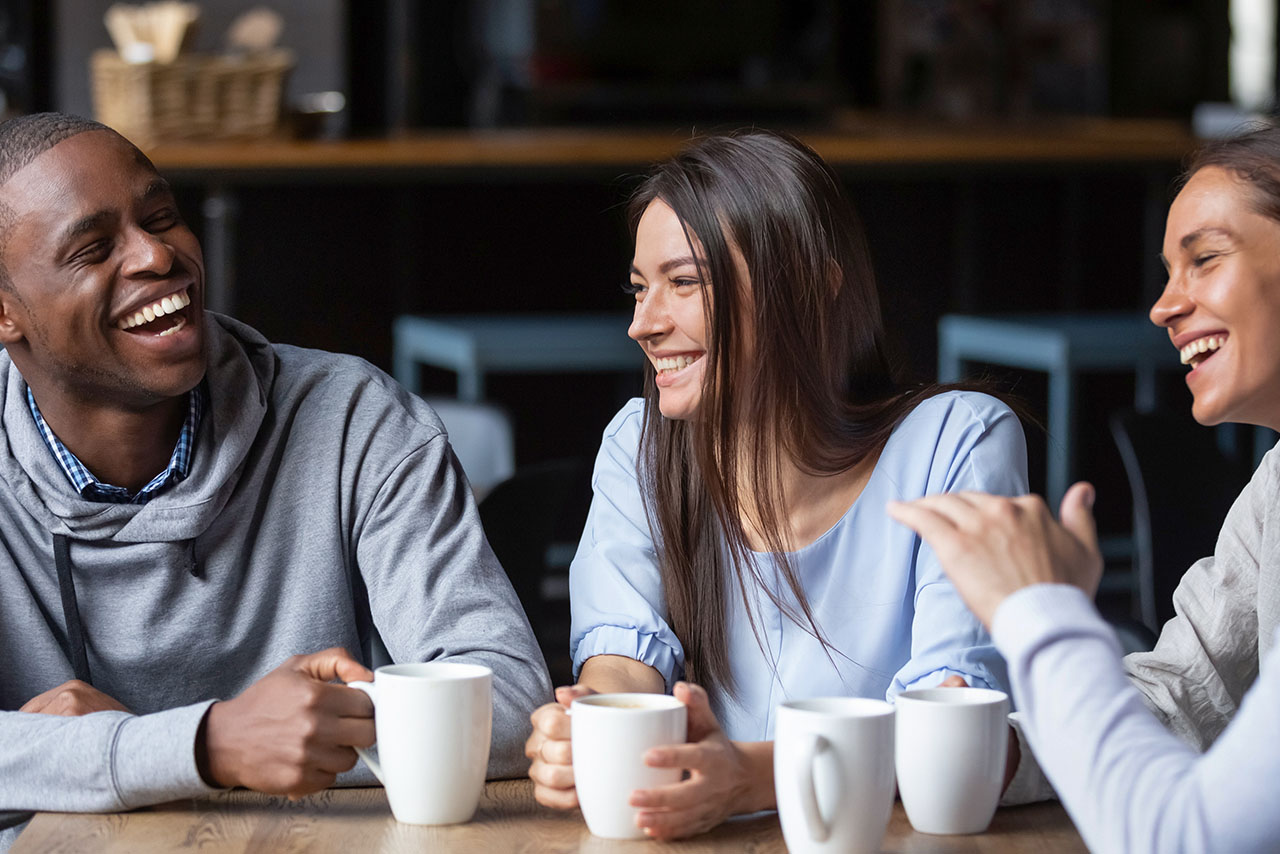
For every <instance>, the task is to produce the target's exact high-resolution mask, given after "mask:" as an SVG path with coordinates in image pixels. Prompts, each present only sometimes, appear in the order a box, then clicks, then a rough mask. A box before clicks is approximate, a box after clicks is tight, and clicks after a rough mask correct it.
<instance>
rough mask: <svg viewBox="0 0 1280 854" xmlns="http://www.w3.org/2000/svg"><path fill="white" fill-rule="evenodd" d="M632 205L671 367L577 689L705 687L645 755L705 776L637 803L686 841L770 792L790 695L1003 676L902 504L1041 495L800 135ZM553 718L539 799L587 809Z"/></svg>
mask: <svg viewBox="0 0 1280 854" xmlns="http://www.w3.org/2000/svg"><path fill="white" fill-rule="evenodd" d="M629 213H630V222H631V226H632V230H633V234H634V237H635V256H634V260H633V263H632V267H631V276H630V284H629V286H628V288H627V289H628V290H629V291H630V292H632V293H634V294H635V300H636V302H635V317H634V320H633V322H632V325H631V329H630V333H629V334H630V335H631V337H632V338H634V339H635V340H636V341H637V342H638V343H639V344H640V346H641V348H642V349H643V350H644V352H645V354H646V356H647V357H648V360H649V363H650V364H649V368H648V370H647V379H646V388H645V397H644V399H643V400H634V401H632V402H631V403H629V404H628V405H627V406H626V407H624V408H623V410H622V411H621V412H620V413H618V415H617V416H616V417H615V418H614V420H613V422H612V423H611V424H610V425H609V427H608V428H607V429H606V431H605V437H604V442H603V445H602V446H601V449H600V453H599V456H598V457H597V461H596V469H595V476H594V481H593V487H594V489H595V498H594V501H593V503H592V508H591V512H590V515H589V517H588V520H587V525H586V530H585V531H584V533H583V537H582V542H581V545H580V546H579V549H578V553H577V556H576V557H575V559H574V562H573V565H572V569H571V598H572V610H573V630H572V641H571V646H572V649H573V655H574V667H575V670H576V671H577V672H578V674H579V677H578V678H579V684H578V685H577V686H574V687H573V688H565V689H561V690H560V692H558V693H557V700H559V701H560V702H561V703H565V704H567V703H568V702H569V701H571V700H572V698H573V697H575V696H580V695H581V694H582V693H585V692H588V691H593V690H594V691H654V692H661V691H664V690H668V689H670V690H672V691H673V693H674V694H675V695H676V696H677V697H678V698H680V699H681V700H683V701H684V702H685V703H687V704H688V705H689V707H690V710H689V742H690V743H689V744H686V745H673V746H672V747H671V748H664V749H662V750H658V751H654V752H652V753H651V754H650V755H649V756H648V757H647V761H648V762H649V763H650V764H655V765H670V766H678V767H681V768H684V769H686V770H688V772H689V775H688V777H687V778H686V779H685V780H684V781H683V782H681V783H679V784H677V785H675V786H673V787H668V788H666V789H655V790H649V791H641V792H636V793H635V794H634V795H633V799H632V803H633V805H635V806H636V807H638V808H640V812H639V814H638V819H637V820H638V821H639V822H640V823H641V826H642V827H644V828H645V829H646V830H647V832H649V833H650V834H651V835H654V836H659V837H671V836H683V835H688V834H690V833H695V832H699V831H701V830H705V829H707V828H709V827H711V826H713V825H714V824H717V823H719V822H720V821H721V820H723V819H724V818H725V817H727V816H728V815H731V814H734V813H740V812H750V811H754V810H757V809H763V808H768V807H771V806H772V805H773V781H772V744H771V741H770V740H771V739H772V734H773V715H774V708H775V707H776V705H777V704H778V703H779V702H782V701H784V700H787V699H790V698H795V697H806V696H817V695H860V696H872V697H876V696H878V697H885V696H886V695H887V696H890V697H891V696H893V695H894V694H896V693H897V692H898V691H900V690H902V689H905V688H907V687H927V686H931V685H936V684H939V683H941V682H943V681H948V680H949V681H950V682H952V683H955V682H958V681H959V680H961V679H962V680H964V681H965V682H967V683H968V684H972V685H978V686H986V687H1002V686H1003V685H1004V681H1005V676H1004V670H1003V664H1002V662H1001V660H1000V658H999V656H998V655H997V654H996V653H995V651H994V650H993V649H992V647H991V646H990V641H989V639H988V637H987V636H986V634H985V632H984V631H983V630H982V627H981V626H980V625H979V624H978V623H977V621H976V620H975V619H974V618H973V617H972V615H970V614H969V613H968V611H967V610H966V609H965V607H964V605H963V603H962V602H961V601H960V600H959V599H958V598H957V596H956V595H955V591H954V590H953V589H952V587H951V585H950V584H949V583H948V582H947V581H946V579H945V577H944V576H943V575H942V572H941V570H940V569H939V567H938V565H937V561H936V560H935V559H934V557H933V554H932V552H931V551H930V550H929V549H928V547H927V546H923V545H922V544H921V543H920V541H919V539H918V538H917V537H915V535H914V534H912V533H911V532H909V531H906V530H905V529H903V528H900V527H897V526H894V525H891V524H890V523H889V520H888V517H887V516H886V515H885V505H886V503H887V502H888V501H890V500H901V499H904V498H915V497H919V496H922V495H926V494H933V493H937V492H947V491H952V490H957V489H970V490H976V489H980V490H983V491H986V492H995V493H1002V494H1014V495H1016V494H1020V493H1022V492H1025V490H1026V475H1025V468H1026V460H1025V447H1024V441H1023V436H1022V430H1021V426H1020V425H1019V423H1018V419H1017V418H1016V416H1015V415H1014V414H1013V413H1012V412H1011V411H1010V410H1009V408H1008V407H1006V406H1005V405H1004V404H1002V403H1000V402H999V401H998V400H996V399H995V398H992V397H989V396H987V395H983V394H979V393H975V392H965V391H956V390H948V389H943V388H940V387H936V386H935V387H924V388H921V387H914V388H907V389H904V388H901V387H899V386H898V385H897V384H896V383H895V382H894V380H893V378H892V375H891V372H890V368H889V364H888V360H887V359H886V357H885V351H884V344H883V338H884V335H883V329H882V325H881V319H880V308H879V300H878V296H877V293H876V288H875V282H874V278H873V275H872V271H871V265H870V260H869V256H868V252H867V248H866V245H865V242H864V239H863V236H862V229H861V226H860V224H859V223H858V221H857V219H856V216H855V214H854V212H853V209H852V206H851V205H850V204H849V202H848V201H847V200H846V199H845V197H844V195H843V193H842V192H841V189H840V184H839V181H838V179H837V178H836V176H835V175H834V173H832V171H831V170H830V169H829V168H828V167H827V166H826V164H825V163H823V162H822V160H821V158H819V157H818V156H817V155H816V154H815V153H814V152H813V151H812V150H811V149H809V148H808V147H806V146H805V145H803V144H802V143H800V142H798V141H797V140H795V139H793V138H790V137H787V136H783V135H779V134H773V133H767V132H760V131H750V132H742V133H738V134H733V135H728V136H716V137H709V138H706V139H703V140H700V141H698V142H695V143H693V144H692V145H690V146H689V147H688V148H686V149H685V150H684V151H683V152H682V153H680V154H679V155H677V156H676V157H675V158H673V159H672V160H670V161H668V162H667V163H664V164H662V165H660V166H658V167H657V168H656V169H655V170H654V171H653V172H652V173H651V175H650V176H649V177H648V179H647V180H646V181H645V182H644V184H643V185H642V186H641V187H640V188H639V190H638V191H637V192H636V194H635V195H634V196H633V198H632V201H631V205H630V209H629ZM682 680H687V682H686V681H682ZM689 683H698V685H692V684H689ZM533 723H534V733H533V735H532V736H531V737H530V739H529V741H528V743H527V747H526V750H527V752H528V754H529V756H530V758H531V759H532V760H533V763H532V766H531V768H530V772H529V773H530V776H531V777H532V778H533V780H534V781H535V783H536V784H537V785H536V789H535V791H536V794H537V797H538V799H539V801H541V802H542V803H544V804H547V805H550V806H557V807H566V808H567V807H572V806H573V805H575V804H576V794H575V792H574V790H573V772H572V767H571V764H570V757H569V743H568V741H567V739H568V734H569V720H568V718H567V716H565V715H564V708H563V706H561V705H559V704H550V705H548V706H544V707H543V708H542V709H539V710H538V711H537V712H535V714H534V716H533Z"/></svg>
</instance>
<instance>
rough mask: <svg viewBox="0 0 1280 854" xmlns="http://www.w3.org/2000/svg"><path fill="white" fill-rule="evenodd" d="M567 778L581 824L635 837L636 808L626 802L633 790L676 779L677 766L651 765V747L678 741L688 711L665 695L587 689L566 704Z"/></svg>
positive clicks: (602, 832) (637, 835)
mask: <svg viewBox="0 0 1280 854" xmlns="http://www.w3.org/2000/svg"><path fill="white" fill-rule="evenodd" d="M569 715H570V717H571V719H572V722H573V726H572V743H573V782H574V786H575V787H576V788H577V790H578V805H579V806H580V807H581V808H582V816H583V818H585V819H586V820H587V829H588V830H590V831H591V832H592V833H593V834H594V835H596V836H601V837H604V838H606V839H640V838H643V836H644V831H642V830H641V829H640V828H639V827H638V826H637V825H636V813H638V812H639V810H637V809H636V808H635V807H633V806H631V805H630V804H629V803H628V801H629V800H630V798H631V793H632V792H634V791H635V790H636V789H651V788H654V787H655V786H666V785H669V784H671V783H678V782H679V781H680V778H681V776H682V772H681V770H680V769H679V768H651V767H649V766H648V765H645V764H644V754H645V752H646V751H647V750H649V748H651V747H662V746H665V745H671V744H684V741H685V733H686V731H687V726H688V713H687V711H686V709H685V705H684V703H681V702H680V701H679V700H677V699H676V698H675V697H670V696H667V695H665V694H592V695H591V696H588V697H579V698H578V699H576V700H574V701H573V703H572V704H571V705H570V706H569Z"/></svg>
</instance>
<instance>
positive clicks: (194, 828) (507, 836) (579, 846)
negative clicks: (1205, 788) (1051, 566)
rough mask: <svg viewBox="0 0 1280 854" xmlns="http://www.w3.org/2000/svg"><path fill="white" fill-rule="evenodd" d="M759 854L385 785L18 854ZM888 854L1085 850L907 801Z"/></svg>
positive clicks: (1067, 824)
mask: <svg viewBox="0 0 1280 854" xmlns="http://www.w3.org/2000/svg"><path fill="white" fill-rule="evenodd" d="M182 850H199V851H200V852H202V853H204V854H215V852H245V854H250V852H262V854H268V852H270V854H276V852H291V851H299V852H301V851H306V852H326V851H335V852H346V851H359V852H366V851H369V852H375V851H376V852H401V851H403V852H414V854H420V852H423V851H432V852H530V854H532V852H551V854H557V852H583V854H587V852H591V854H596V852H599V854H608V852H628V851H630V852H648V854H662V852H704V854H712V852H744V851H745V852H758V854H774V852H777V853H778V854H782V852H785V851H786V847H785V845H784V844H783V842H782V831H781V829H780V828H779V825H778V819H777V816H776V815H774V814H772V813H769V814H765V815H761V816H757V817H753V818H745V819H738V820H734V821H730V822H727V823H725V824H723V825H721V826H720V827H718V828H716V829H715V830H713V831H711V832H710V833H706V834H703V835H701V836H697V837H694V838H693V839H687V840H683V841H680V842H674V843H657V842H653V841H650V840H640V841H637V842H616V841H610V840H605V839H597V838H595V837H593V836H591V834H590V833H588V832H587V828H586V825H585V824H584V823H583V821H582V818H581V816H580V815H579V814H578V813H577V812H576V811H575V812H572V813H558V812H554V811H552V810H549V809H544V808H542V807H539V806H538V805H537V804H535V803H534V801H533V788H532V784H531V783H530V782H529V781H528V780H502V781H495V782H492V783H489V784H487V785H486V786H485V793H484V797H483V799H482V800H481V802H480V809H479V810H478V811H477V813H476V816H475V818H474V819H473V820H472V821H471V822H470V823H468V824H461V825H452V826H448V827H414V826H410V825H405V824H398V823H397V822H396V821H395V820H394V819H393V818H392V817H391V810H390V808H389V807H388V806H387V799H386V796H385V795H384V793H383V790H382V789H330V790H328V791H325V792H321V793H319V794H317V795H312V796H310V797H307V798H303V799H301V800H299V801H296V802H292V801H289V800H287V799H286V798H282V797H272V796H268V795H259V794H256V793H253V792H246V791H235V792H228V793H223V794H219V795H217V796H215V797H211V798H206V799H200V800H192V801H177V802H174V803H172V804H164V805H161V806H157V807H152V808H148V809H141V810H136V811H134V812H128V813H111V814H106V815H87V814H67V813H41V814H39V815H37V816H36V817H35V818H34V819H32V821H31V823H30V824H29V825H28V826H27V829H26V830H25V831H23V833H22V835H21V836H20V837H19V838H18V842H17V844H15V845H14V847H13V848H12V849H11V851H12V854H33V852H60V854H71V852H80V851H84V852H130V854H146V852H152V851H155V852H160V851H165V852H168V851H182ZM881 850H882V851H884V852H894V854H898V852H901V854H913V852H975V854H979V852H980V854H1005V853H1006V852H1007V854H1014V852H1017V854H1026V853H1027V852H1074V851H1081V852H1082V851H1085V850H1086V849H1085V847H1084V843H1083V842H1082V841H1081V839H1080V836H1079V834H1077V833H1076V830H1075V828H1074V827H1073V826H1072V824H1071V821H1070V820H1069V819H1068V818H1067V814H1066V813H1065V812H1064V811H1063V809H1062V807H1061V806H1060V805H1058V804H1057V803H1042V804H1032V805H1030V806H1025V807H1013V808H1010V809H1004V810H999V811H997V812H996V817H995V820H994V821H993V822H992V824H991V827H990V828H989V829H988V830H987V832H986V833H983V834H978V835H976V836H929V835H927V834H922V833H916V832H915V831H913V830H912V829H911V825H910V824H909V823H908V822H907V817H906V815H905V814H904V813H903V811H902V806H901V804H898V805H895V807H894V812H893V818H892V820H891V821H890V823H889V830H888V833H887V834H886V835H885V839H884V842H883V844H882V848H881Z"/></svg>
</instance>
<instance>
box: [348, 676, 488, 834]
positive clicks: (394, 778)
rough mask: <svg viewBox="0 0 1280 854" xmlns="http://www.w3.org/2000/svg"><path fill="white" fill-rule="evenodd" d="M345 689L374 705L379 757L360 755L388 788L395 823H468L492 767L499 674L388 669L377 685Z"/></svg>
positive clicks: (375, 680)
mask: <svg viewBox="0 0 1280 854" xmlns="http://www.w3.org/2000/svg"><path fill="white" fill-rule="evenodd" d="M347 684H348V686H349V687H351V688H358V689H359V690H361V691H364V692H365V693H366V694H368V695H369V699H371V700H373V706H374V726H375V727H376V728H377V733H378V744H377V747H378V753H377V755H376V756H374V755H373V754H371V753H370V752H369V751H368V750H365V749H363V748H359V747H357V748H356V753H358V754H360V758H361V759H363V760H364V761H365V764H366V765H368V766H369V768H370V770H372V771H373V773H374V774H375V775H376V776H377V778H378V779H379V780H380V781H381V782H382V785H383V786H384V787H386V790H387V800H388V801H389V802H390V803H391V814H392V815H394V816H395V817H396V820H397V821H402V822H404V823H405V824H457V823H458V822H463V821H469V820H470V819H471V816H472V815H474V814H475V811H476V805H477V804H479V803H480V793H481V791H483V790H484V777H485V770H486V769H487V768H488V766H489V737H490V733H491V731H492V727H493V671H492V670H490V669H489V668H487V667H485V666H484V665H481V664H463V663H461V662H451V661H439V662H426V663H421V664H390V665H387V666H386V667H379V668H378V669H377V671H375V672H374V675H373V682H372V683H369V682H349V683H347Z"/></svg>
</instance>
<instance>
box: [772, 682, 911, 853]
mask: <svg viewBox="0 0 1280 854" xmlns="http://www.w3.org/2000/svg"><path fill="white" fill-rule="evenodd" d="M893 715H894V710H893V706H891V705H889V704H888V703H886V702H884V701H883V700H867V699H862V698H858V697H827V698H819V699H813V700H793V701H791V702H789V703H783V704H782V705H780V706H779V707H778V722H777V726H776V727H775V732H774V742H773V785H774V790H775V792H776V794H777V797H778V818H779V819H780V820H781V822H782V837H783V839H785V840H786V843H787V850H788V851H790V852H791V854H836V852H840V854H870V852H875V851H879V850H880V840H881V839H883V838H884V831H885V828H886V827H887V826H888V825H889V816H890V815H891V814H892V812H893Z"/></svg>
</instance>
